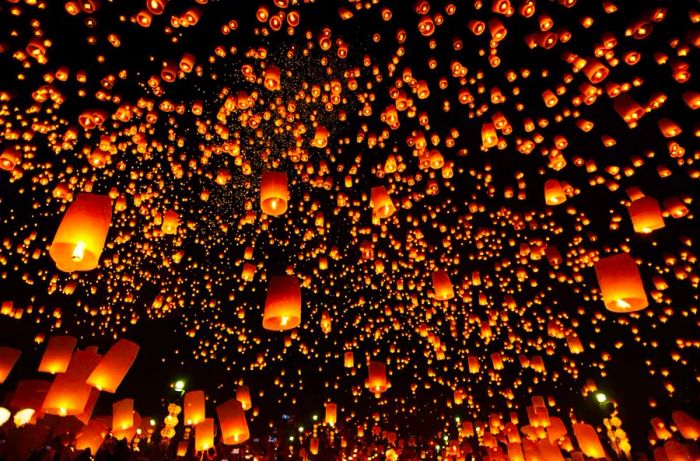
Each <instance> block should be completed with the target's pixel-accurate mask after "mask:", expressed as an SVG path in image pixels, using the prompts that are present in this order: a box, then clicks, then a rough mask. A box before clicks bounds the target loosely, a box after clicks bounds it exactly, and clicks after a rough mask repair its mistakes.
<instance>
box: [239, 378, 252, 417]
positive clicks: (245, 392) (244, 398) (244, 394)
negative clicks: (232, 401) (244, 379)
mask: <svg viewBox="0 0 700 461" xmlns="http://www.w3.org/2000/svg"><path fill="white" fill-rule="evenodd" d="M236 400H238V401H239V402H241V406H242V407H243V409H244V410H245V411H248V410H250V408H251V407H252V406H253V404H252V401H251V400H250V389H249V388H248V386H246V385H245V384H243V385H242V386H238V389H236Z"/></svg>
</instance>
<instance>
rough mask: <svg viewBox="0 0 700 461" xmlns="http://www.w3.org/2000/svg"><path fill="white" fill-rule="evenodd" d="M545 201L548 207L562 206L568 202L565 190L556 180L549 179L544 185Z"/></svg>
mask: <svg viewBox="0 0 700 461" xmlns="http://www.w3.org/2000/svg"><path fill="white" fill-rule="evenodd" d="M544 201H545V203H546V204H547V205H560V204H562V203H564V202H566V193H565V192H564V188H563V187H562V186H561V183H560V182H559V181H557V180H556V179H548V180H547V181H546V182H545V183H544Z"/></svg>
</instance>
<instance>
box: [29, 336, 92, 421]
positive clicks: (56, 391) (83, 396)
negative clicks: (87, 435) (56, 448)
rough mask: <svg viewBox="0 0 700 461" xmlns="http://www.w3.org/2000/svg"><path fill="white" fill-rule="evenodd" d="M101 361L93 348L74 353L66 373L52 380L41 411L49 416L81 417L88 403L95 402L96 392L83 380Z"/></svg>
mask: <svg viewBox="0 0 700 461" xmlns="http://www.w3.org/2000/svg"><path fill="white" fill-rule="evenodd" d="M101 359H102V356H101V355H100V354H98V353H97V350H96V349H95V348H90V349H86V350H83V351H76V352H75V353H74V354H73V357H72V358H71V361H70V363H69V364H68V369H67V370H66V372H65V373H64V374H58V375H56V377H55V378H54V380H53V383H52V384H51V388H49V392H48V393H47V395H46V399H45V400H44V403H43V405H42V410H43V411H45V412H46V413H48V414H51V415H60V416H67V415H82V414H83V413H84V412H85V411H86V409H87V408H89V405H88V402H89V401H92V400H93V399H94V400H95V402H96V397H97V391H96V390H94V389H93V388H92V387H91V386H90V385H89V384H86V383H85V380H86V379H87V377H88V376H89V375H90V373H92V371H93V370H94V369H95V367H97V365H98V364H99V363H100V360H101ZM93 391H94V394H93ZM93 405H94V404H93ZM90 411H92V410H90Z"/></svg>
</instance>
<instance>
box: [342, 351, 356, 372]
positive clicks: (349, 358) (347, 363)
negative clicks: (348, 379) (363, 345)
mask: <svg viewBox="0 0 700 461" xmlns="http://www.w3.org/2000/svg"><path fill="white" fill-rule="evenodd" d="M343 366H344V367H345V368H353V367H354V366H355V356H354V354H353V353H352V351H345V354H344V355H343Z"/></svg>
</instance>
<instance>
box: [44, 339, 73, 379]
mask: <svg viewBox="0 0 700 461" xmlns="http://www.w3.org/2000/svg"><path fill="white" fill-rule="evenodd" d="M76 344H78V340H77V339H76V338H74V337H72V336H52V337H51V338H50V339H49V342H48V344H47V345H46V350H45V351H44V355H43V356H42V357H41V363H39V371H41V372H44V373H51V374H56V373H65V371H66V369H67V368H68V364H69V363H70V358H71V356H72V355H73V350H74V349H75V346H76Z"/></svg>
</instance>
